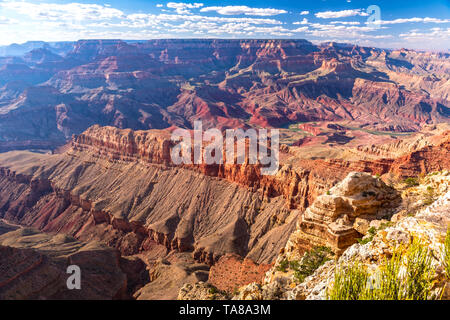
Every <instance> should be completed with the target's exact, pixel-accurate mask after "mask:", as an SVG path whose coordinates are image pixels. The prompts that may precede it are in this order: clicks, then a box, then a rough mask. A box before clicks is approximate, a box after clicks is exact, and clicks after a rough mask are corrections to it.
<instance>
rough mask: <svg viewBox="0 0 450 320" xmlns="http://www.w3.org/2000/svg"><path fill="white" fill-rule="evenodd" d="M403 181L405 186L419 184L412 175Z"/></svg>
mask: <svg viewBox="0 0 450 320" xmlns="http://www.w3.org/2000/svg"><path fill="white" fill-rule="evenodd" d="M403 182H404V183H406V186H408V187H414V186H418V185H419V181H418V179H417V178H413V177H409V178H406V179H405V180H404V181H403Z"/></svg>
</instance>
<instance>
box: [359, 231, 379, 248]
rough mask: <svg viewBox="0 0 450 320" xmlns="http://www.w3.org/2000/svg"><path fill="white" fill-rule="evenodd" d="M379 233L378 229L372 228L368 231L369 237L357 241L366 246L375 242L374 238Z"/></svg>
mask: <svg viewBox="0 0 450 320" xmlns="http://www.w3.org/2000/svg"><path fill="white" fill-rule="evenodd" d="M376 233H377V229H376V228H375V227H370V228H369V230H367V236H366V237H364V238H362V239H357V241H358V243H359V244H361V245H364V244H366V243H369V242H370V241H372V240H373V237H374V236H375V234H376Z"/></svg>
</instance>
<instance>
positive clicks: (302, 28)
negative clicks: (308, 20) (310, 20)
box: [292, 27, 308, 32]
mask: <svg viewBox="0 0 450 320" xmlns="http://www.w3.org/2000/svg"><path fill="white" fill-rule="evenodd" d="M305 31H308V27H301V28H297V29H294V30H292V32H305Z"/></svg>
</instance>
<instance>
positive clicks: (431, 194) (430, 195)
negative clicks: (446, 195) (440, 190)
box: [423, 186, 436, 206]
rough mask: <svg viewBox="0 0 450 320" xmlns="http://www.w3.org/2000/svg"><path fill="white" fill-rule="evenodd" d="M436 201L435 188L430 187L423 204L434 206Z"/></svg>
mask: <svg viewBox="0 0 450 320" xmlns="http://www.w3.org/2000/svg"><path fill="white" fill-rule="evenodd" d="M434 201H436V196H435V192H434V189H433V187H431V186H428V187H427V191H426V192H425V199H424V200H423V203H424V204H425V205H427V206H429V205H430V204H432V203H433V202H434Z"/></svg>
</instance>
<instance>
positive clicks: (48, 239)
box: [0, 221, 144, 300]
mask: <svg viewBox="0 0 450 320" xmlns="http://www.w3.org/2000/svg"><path fill="white" fill-rule="evenodd" d="M0 226H1V227H3V228H4V229H8V230H1V229H2V228H0V259H1V262H2V263H1V270H2V272H1V275H0V297H1V299H2V300H9V299H35V300H38V299H69V300H70V299H77V300H80V299H94V300H99V299H101V300H110V299H126V298H127V297H129V292H128V289H127V285H128V284H129V283H131V282H132V280H131V279H132V277H128V275H127V274H128V273H129V272H130V270H129V268H128V267H126V264H125V260H124V259H122V258H120V255H119V252H118V251H117V250H114V249H112V248H108V247H107V246H105V245H101V244H99V243H94V242H90V243H83V242H80V241H77V240H75V239H74V238H72V237H69V236H66V235H63V234H60V235H49V234H44V233H39V232H37V231H36V230H33V229H30V228H21V227H18V226H11V225H9V224H5V223H4V222H2V221H0ZM70 265H77V266H79V267H80V268H81V270H82V284H81V290H68V289H67V285H66V281H67V279H68V277H69V276H70V274H67V272H66V271H67V267H68V266H70ZM143 270H144V264H143V263H142V262H140V267H139V263H138V268H137V269H135V271H136V273H137V274H139V272H142V271H143Z"/></svg>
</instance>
